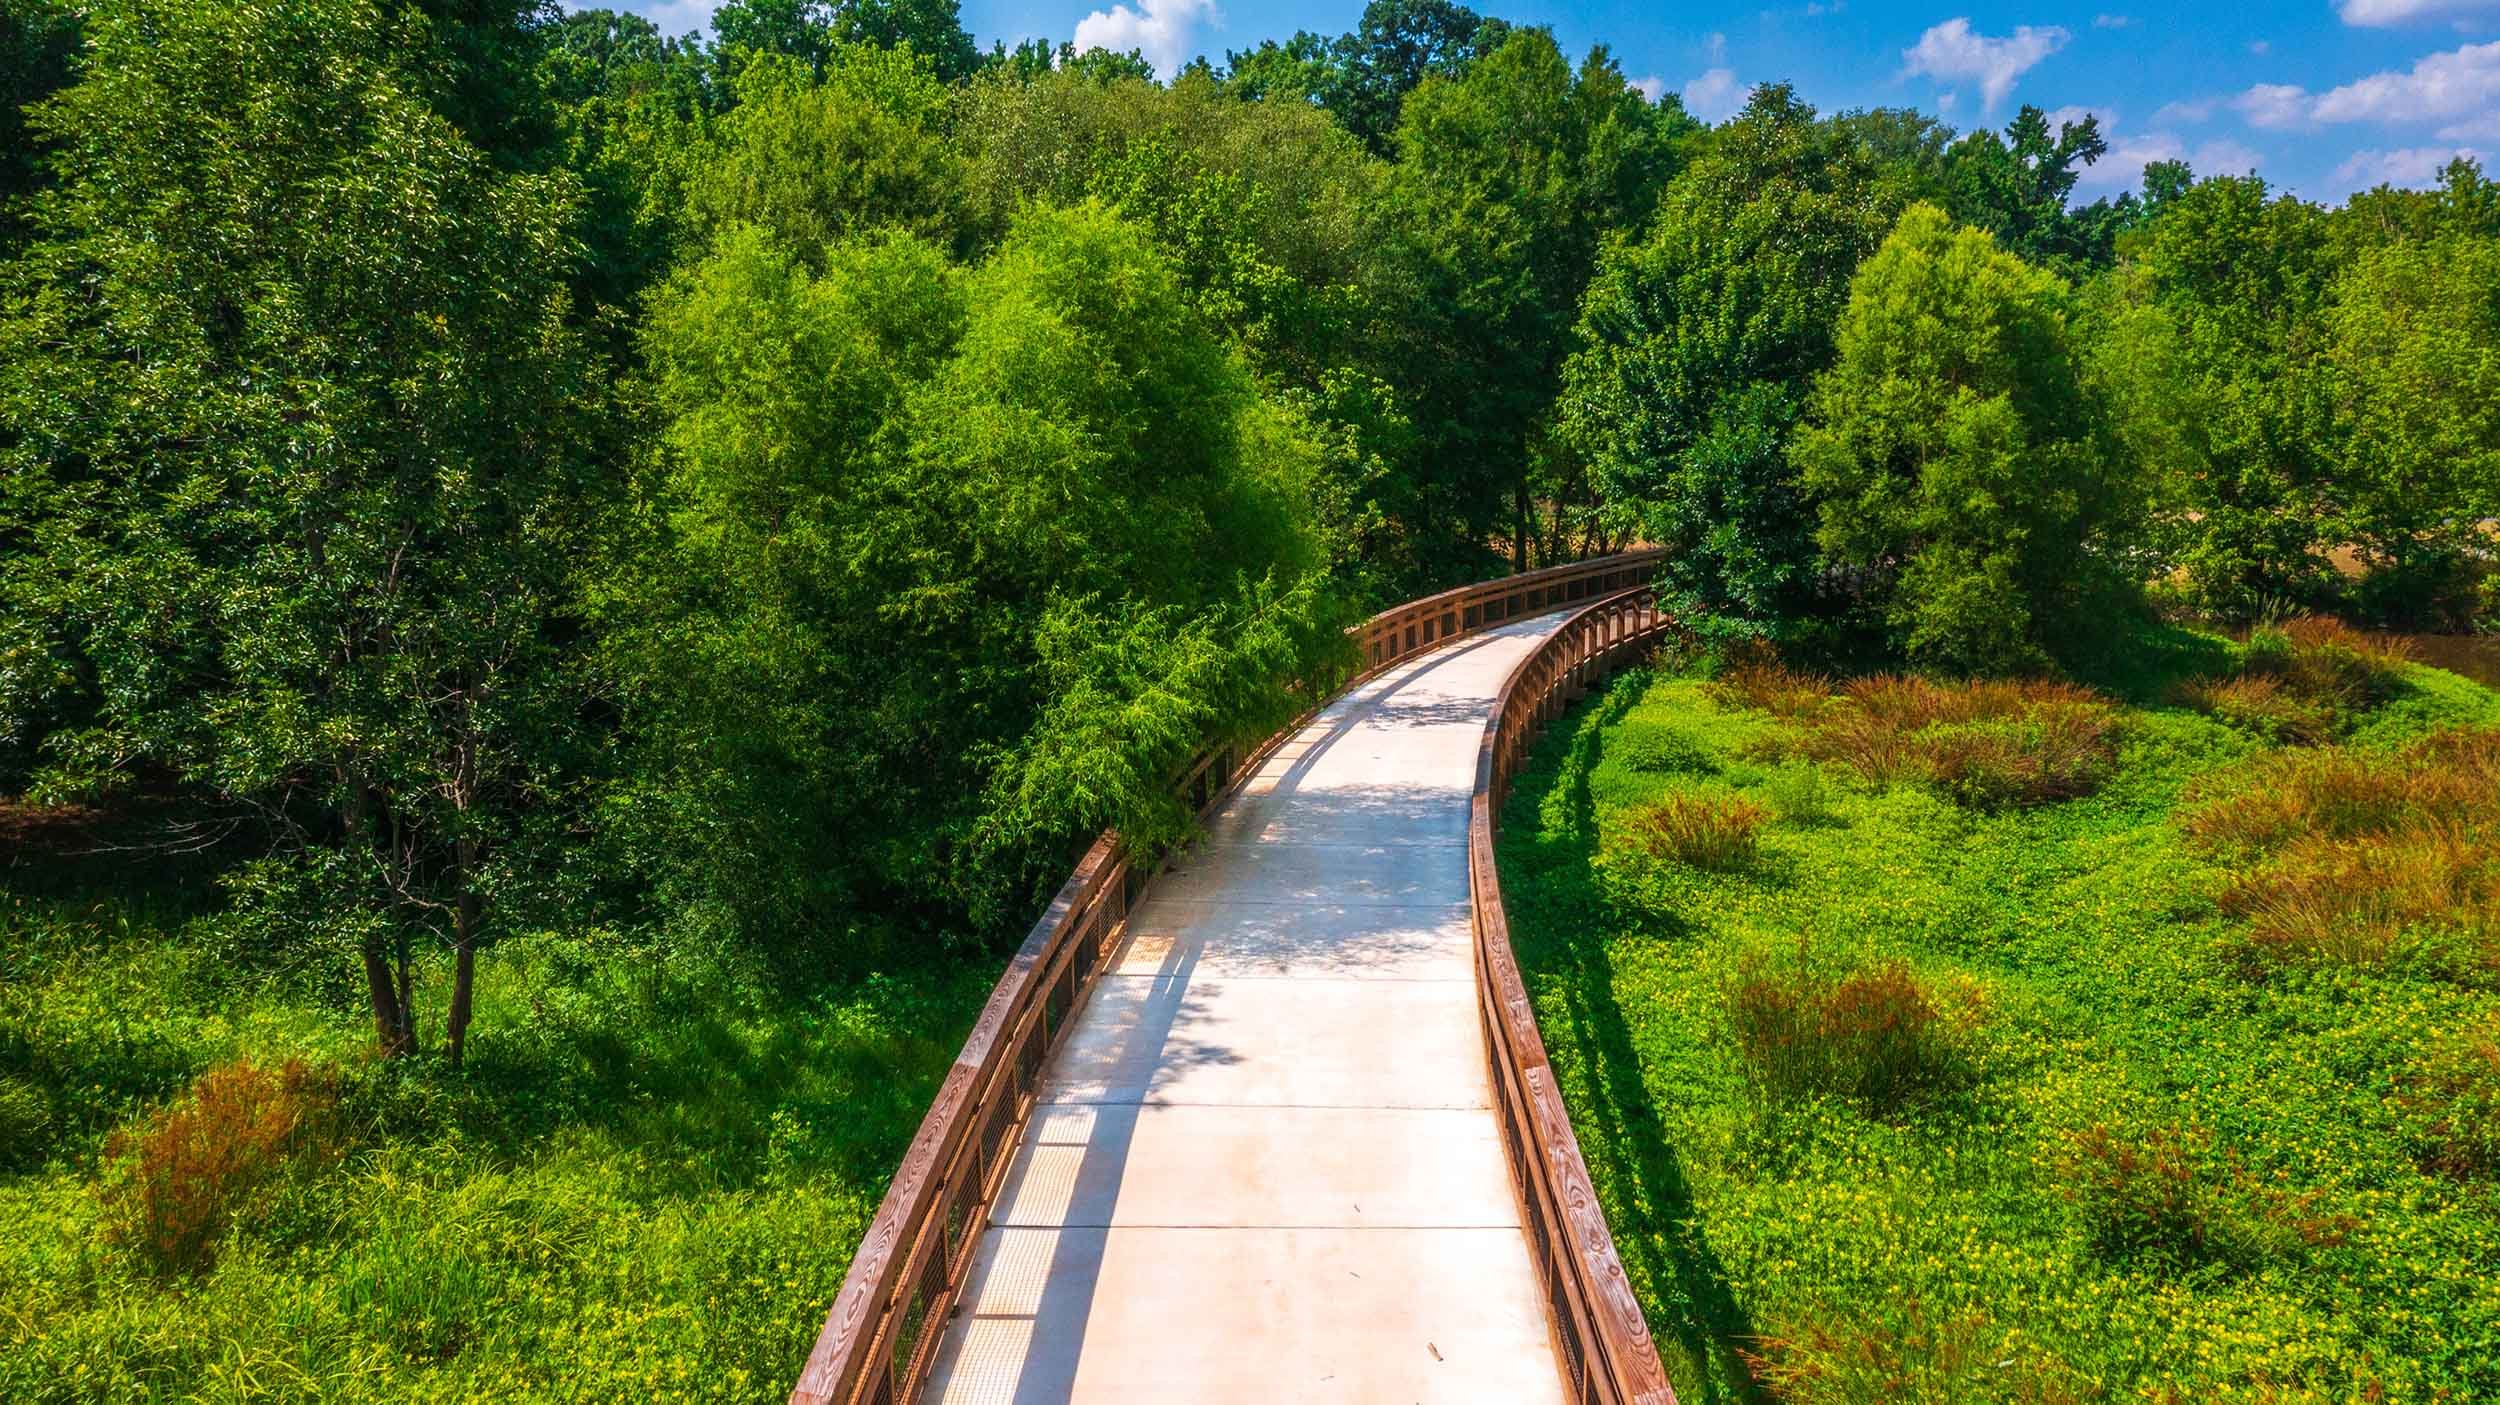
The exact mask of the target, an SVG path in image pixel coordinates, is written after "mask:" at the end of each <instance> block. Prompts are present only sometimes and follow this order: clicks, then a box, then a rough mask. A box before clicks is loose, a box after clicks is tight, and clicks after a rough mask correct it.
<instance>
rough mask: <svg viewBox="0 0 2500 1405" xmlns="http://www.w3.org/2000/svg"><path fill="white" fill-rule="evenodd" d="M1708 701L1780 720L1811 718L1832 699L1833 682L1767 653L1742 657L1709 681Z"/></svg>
mask: <svg viewBox="0 0 2500 1405" xmlns="http://www.w3.org/2000/svg"><path fill="white" fill-rule="evenodd" d="M1705 691H1707V692H1708V693H1709V695H1710V700H1711V701H1712V702H1715V703H1717V704H1718V705H1719V706H1721V707H1724V708H1729V709H1732V710H1734V709H1744V708H1752V709H1754V710H1756V711H1758V712H1767V713H1769V714H1771V715H1772V716H1773V717H1776V718H1779V719H1780V720H1781V721H1783V722H1793V721H1795V720H1797V719H1799V718H1804V717H1812V716H1813V715H1814V714H1816V713H1818V712H1820V711H1822V710H1823V707H1824V705H1825V704H1827V703H1829V702H1830V701H1831V698H1832V683H1831V680H1830V679H1828V678H1823V677H1820V676H1818V675H1815V674H1811V673H1800V672H1798V671H1797V670H1795V669H1793V668H1790V667H1788V666H1787V665H1786V664H1783V663H1781V662H1779V661H1778V660H1777V659H1774V658H1771V657H1769V656H1768V655H1755V656H1751V657H1747V658H1744V659H1742V660H1740V661H1738V662H1737V663H1736V664H1734V665H1733V666H1732V667H1730V668H1728V669H1727V670H1725V671H1724V672H1722V673H1720V674H1719V676H1718V677H1716V678H1713V679H1711V680H1710V682H1709V683H1708V685H1707V686H1706V689H1705Z"/></svg>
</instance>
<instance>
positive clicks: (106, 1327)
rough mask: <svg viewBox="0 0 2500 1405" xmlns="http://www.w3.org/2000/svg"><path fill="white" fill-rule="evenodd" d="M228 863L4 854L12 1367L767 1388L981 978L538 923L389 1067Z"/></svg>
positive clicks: (688, 1394) (811, 1327)
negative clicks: (470, 1019) (229, 934)
mask: <svg viewBox="0 0 2500 1405" xmlns="http://www.w3.org/2000/svg"><path fill="white" fill-rule="evenodd" d="M213 876H214V875H213V872H212V871H211V870H210V868H209V866H207V865H204V864H196V863H195V864H192V865H188V866H179V867H175V868H172V869H170V870H166V869H164V868H162V867H161V866H158V865H142V866H136V867H134V866H131V865H128V864H111V865H107V864H103V863H97V864H90V865H80V864H76V863H60V862H55V863H51V864H42V865H38V864H20V865H17V866H12V867H7V868H0V928H4V929H5V930H0V1133H5V1134H6V1136H5V1141H6V1143H7V1154H6V1156H5V1157H4V1158H0V1399H5V1400H10V1401H53V1400H60V1401H76V1400H217V1401H223V1400H249V1399H319V1400H325V1401H328V1400H340V1401H362V1400H377V1401H378V1400H391V1401H405V1400H481V1399H493V1400H578V1399H591V1398H600V1399H636V1400H643V1399H690V1400H778V1399H780V1398H782V1397H783V1396H784V1395H785V1394H786V1393H787V1391H788V1390H789V1387H790V1383H791V1381H792V1380H793V1379H794V1378H795V1374H796V1372H797V1369H798V1367H799V1365H800V1363H801V1362H802V1361H804V1359H805V1357H806V1353H807V1349H808V1345H809V1343H810V1342H811V1341H812V1340H813V1338H814V1336H815V1333H816V1330H817V1328H818V1326H819V1325H820V1324H821V1322H822V1318H823V1313H824V1310H825V1307H826V1305H827V1304H828V1303H829V1302H830V1301H831V1299H832V1297H833V1294H834V1292H835V1290H836V1288H837V1287H838V1286H839V1284H840V1281H841V1277H842V1274H843V1271H844V1270H845V1269H846V1268H847V1267H848V1264H849V1256H850V1253H851V1250H852V1247H853V1246H854V1245H855V1244H856V1243H857V1241H858V1238H859V1236H860V1233H861V1231H862V1230H863V1229H864V1228H865V1227H866V1225H867V1222H868V1220H869V1218H870V1216H871V1215H872V1214H873V1213H874V1211H875V1208H876V1204H877V1201H878V1199H879V1198H880V1197H881V1196H882V1194H883V1192H884V1183H885V1179H886V1177H887V1176H888V1175H889V1174H890V1173H891V1171H892V1169H893V1167H894V1165H895V1163H896V1162H897V1161H898V1160H899V1159H900V1157H901V1153H902V1150H903V1147H904V1145H905V1144H906V1143H907V1142H908V1140H909V1139H910V1136H911V1133H912V1131H913V1129H914V1128H915V1127H916V1126H917V1124H918V1121H919V1118H920V1116H921V1114H922V1113H923V1112H924V1111H925V1110H926V1107H927V1103H928V1100H929V1098H930V1096H931V1095H932V1093H933V1092H934V1090H935V1088H936V1086H937V1083H938V1081H939V1079H940V1078H941V1077H942V1075H943V1073H944V1070H945V1068H946V1066H947V1064H948V1063H949V1062H950V1061H951V1060H952V1058H953V1055H954V1052H955V1049H956V1046H957V1044H958V1043H959V1041H960V1040H961V1037H962V1035H963V1033H964V1031H965V1030H966V1029H967V1028H969V1026H970V1023H971V1021H972V1018H973V1016H974V1015H975V1014H976V1013H977V1011H978V1006H979V1002H980V1000H981V999H982V997H983V996H984V995H985V994H986V992H987V989H988V986H989V979H988V978H987V974H986V973H984V972H982V971H980V970H978V969H974V967H976V966H977V965H978V963H963V969H961V970H959V971H958V972H956V973H954V974H951V975H940V974H937V973H935V972H934V971H930V972H917V971H907V972H901V973H897V974H894V975H890V976H887V977H884V978H879V979H873V980H870V981H867V982H864V983H862V984H858V985H854V986H851V987H848V988H844V989H839V990H827V991H824V992H821V993H818V994H815V995H813V996H810V997H791V996H787V995H782V994H775V993H773V991H772V989H771V983H770V982H768V981H765V980H763V979H761V978H760V977H759V976H758V975H757V974H756V973H754V972H751V971H747V970H745V969H743V968H742V967H741V966H740V964H739V963H738V962H736V961H734V960H732V959H729V958H728V957H726V956H724V955H722V954H720V953H718V952H709V951H705V950H702V949H701V948H700V946H699V944H682V945H679V946H676V947H670V948H651V949H643V948H639V947H637V946H635V945H633V944H631V943H629V942H626V941H625V940H623V939H621V938H618V937H614V936H610V935H605V934H599V933H587V934H556V933H542V934H537V935H533V936H528V937H524V938H518V939H514V940H511V941H507V942H505V943H503V944H502V945H501V946H499V947H498V948H497V949H496V950H495V951H494V952H493V954H492V956H491V958H490V959H489V960H488V961H486V962H485V963H483V964H482V976H483V979H482V983H481V990H480V1002H481V1003H480V1009H479V1012H478V1016H477V1023H476V1026H475V1028H474V1029H473V1031H472V1034H471V1059H470V1065H469V1067H468V1068H467V1070H466V1071H465V1072H460V1073H453V1072H451V1071H448V1070H445V1069H443V1068H441V1067H440V1066H439V1065H433V1064H430V1063H429V1064H419V1065H415V1066H411V1067H408V1068H398V1069H395V1068H386V1067H383V1066H380V1065H378V1064H377V1063H375V1062H374V1061H373V1060H372V1059H371V1058H370V1057H369V1056H368V1054H367V1050H368V1049H369V1048H370V1045H371V1043H372V1035H371V1026H370V1024H369V1022H368V1021H367V1019H366V1018H365V1017H364V1016H362V1015H361V1014H359V1013H358V1012H357V1011H356V1010H355V1009H354V1007H353V1006H352V1003H350V1002H349V1001H348V1000H346V999H342V998H339V995H338V993H337V992H335V991H332V992H325V991H324V990H323V989H322V988H321V987H320V985H319V983H318V982H313V983H310V984H307V983H305V982H303V981H301V980H297V981H289V980H282V979H278V978H275V977H271V976H266V975H252V974H249V972H248V968H246V967H244V966H242V965H239V964H238V963H237V962H236V961H235V960H233V959H232V958H233V953H232V951H231V950H230V948H229V947H228V945H227V944H226V943H225V942H224V941H223V940H222V939H221V938H220V936H219V929H218V925H217V922H216V920H215V919H216V909H217V904H216V900H215V892H214V889H213V886H212V885H211V882H210V880H211V879H212V878H213ZM690 948H691V949H690ZM429 974H439V973H429ZM431 988H432V989H434V990H436V991H439V990H441V989H442V988H443V986H442V983H441V982H440V981H439V980H437V981H436V983H435V984H434V985H433V986H432V987H431ZM290 1084H291V1085H292V1086H293V1087H294V1088H295V1089H296V1090H297V1091H298V1092H299V1093H300V1094H301V1095H302V1096H301V1097H300V1098H298V1099H296V1100H293V1101H289V1100H288V1099H289V1097H290V1096H291V1095H288V1094H286V1093H285V1092H284V1091H283V1090H285V1089H286V1088H287V1087H289V1086H290ZM212 1123H214V1126H212V1125H211V1124H212ZM151 1155H152V1156H153V1157H154V1159H152V1160H151V1159H150V1157H151ZM186 1157H187V1158H190V1159H189V1160H188V1161H185V1160H183V1158H186ZM177 1163H179V1164H180V1165H181V1166H182V1167H183V1168H184V1169H183V1171H182V1172H181V1173H180V1174H173V1173H168V1172H166V1170H165V1168H166V1167H168V1166H171V1165H175V1164H177ZM204 1165H205V1166H206V1167H207V1168H208V1170H209V1171H210V1172H213V1173H214V1174H213V1175H210V1174H207V1173H205V1172H203V1170H202V1167H203V1166H204ZM151 1167H153V1168H154V1171H153V1172H151V1170H150V1169H149V1168H151ZM220 1178H227V1179H230V1180H231V1184H228V1183H227V1179H220Z"/></svg>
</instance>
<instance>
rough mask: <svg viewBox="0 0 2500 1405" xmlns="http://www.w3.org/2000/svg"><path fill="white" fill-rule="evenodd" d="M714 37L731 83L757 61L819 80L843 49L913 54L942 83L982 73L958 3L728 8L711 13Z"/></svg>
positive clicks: (730, 4)
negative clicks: (760, 57)
mask: <svg viewBox="0 0 2500 1405" xmlns="http://www.w3.org/2000/svg"><path fill="white" fill-rule="evenodd" d="M712 33H713V35H714V36H715V41H716V44H717V46H718V49H719V52H720V54H721V56H722V61H723V71H724V74H725V75H726V76H732V77H734V76H735V74H736V72H737V70H738V69H739V68H740V67H742V66H743V65H744V63H745V59H744V57H742V56H744V55H753V54H779V55H783V56H785V57H788V58H793V59H796V60H798V61H799V62H800V63H801V64H802V65H804V66H805V67H807V68H808V69H809V70H810V71H811V72H819V73H821V72H822V71H823V70H824V67H825V64H826V62H827V61H828V60H829V59H831V58H832V56H833V52H834V50H835V49H836V48H838V47H839V46H841V45H844V44H869V45H875V46H877V47H879V48H887V49H894V48H909V49H910V50H911V51H912V52H913V53H916V54H918V55H919V56H920V57H921V58H922V59H924V60H926V61H927V62H928V64H929V66H930V68H931V69H932V70H933V71H934V72H936V73H937V75H938V77H939V79H940V81H942V82H949V83H951V82H954V81H955V80H957V79H959V78H965V77H969V76H970V75H971V74H972V73H973V72H974V71H975V70H977V69H978V68H980V66H981V54H980V51H979V50H978V49H977V48H975V47H974V46H973V43H972V36H971V35H970V34H968V33H966V32H965V30H964V27H963V18H962V11H961V9H960V7H959V6H958V4H957V0H836V2H835V3H828V0H727V3H726V4H723V5H722V6H721V7H720V8H718V9H717V10H714V11H713V12H712Z"/></svg>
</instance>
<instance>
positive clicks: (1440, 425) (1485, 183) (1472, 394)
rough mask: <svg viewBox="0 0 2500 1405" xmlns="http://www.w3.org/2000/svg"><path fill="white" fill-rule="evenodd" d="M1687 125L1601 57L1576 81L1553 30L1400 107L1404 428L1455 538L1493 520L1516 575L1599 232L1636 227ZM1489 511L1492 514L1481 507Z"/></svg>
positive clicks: (1509, 44) (1518, 36) (1527, 37)
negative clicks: (1424, 442)
mask: <svg viewBox="0 0 2500 1405" xmlns="http://www.w3.org/2000/svg"><path fill="white" fill-rule="evenodd" d="M1687 125H1688V123H1687V121H1686V120H1685V119H1683V113H1682V110H1681V108H1677V107H1665V108H1652V107H1651V106H1650V105H1649V104H1648V103H1647V102H1645V101H1643V100H1642V98H1641V96H1640V95H1639V94H1638V93H1636V92H1634V91H1633V90H1632V89H1631V87H1630V85H1628V84H1627V83H1625V82H1624V79H1623V74H1622V72H1621V71H1620V70H1618V69H1617V68H1616V67H1615V65H1614V61H1613V60H1612V59H1611V58H1609V57H1608V56H1607V54H1606V52H1605V50H1603V49H1598V50H1595V51H1593V52H1592V53H1591V54H1590V55H1589V57H1588V59H1587V61H1586V62H1584V63H1583V64H1582V65H1581V66H1580V69H1579V71H1578V72H1577V73H1576V74H1575V73H1574V72H1573V71H1572V68H1571V65H1570V63H1569V62H1568V61H1566V60H1565V59H1564V58H1563V56H1562V53H1561V51H1560V50H1559V49H1557V48H1556V47H1555V45H1554V40H1553V36H1551V35H1550V34H1547V33H1546V32H1545V31H1543V30H1538V29H1523V30H1515V31H1512V32H1511V34H1510V36H1509V38H1508V39H1507V40H1506V41H1505V42H1504V43H1503V44H1502V46H1501V47H1500V48H1498V49H1496V50H1494V51H1493V52H1491V53H1489V54H1486V55H1484V56H1483V57H1482V58H1480V59H1478V60H1477V61H1476V62H1475V63H1474V64H1473V65H1471V66H1470V67H1469V68H1468V69H1467V70H1466V71H1465V72H1464V73H1463V74H1461V75H1459V76H1457V77H1448V78H1443V77H1435V78H1429V79H1426V80H1425V81H1424V83H1423V84H1422V86H1420V87H1418V88H1417V89H1416V90H1415V92H1414V93H1413V94H1412V95H1411V96H1410V97H1409V98H1408V99H1407V103H1406V111H1405V116H1404V117H1403V118H1402V119H1401V121H1400V123H1399V126H1398V157H1399V162H1398V186H1397V193H1398V197H1399V200H1400V204H1401V212H1402V216H1403V221H1404V223H1405V226H1406V228H1407V231H1408V237H1409V238H1410V239H1411V240H1412V241H1413V250H1414V255H1415V257H1416V260H1417V262H1418V264H1419V265H1420V276H1421V278H1422V279H1423V287H1424V288H1425V290H1426V297H1427V298H1428V300H1429V301H1428V304H1427V309H1426V320H1425V322H1424V324H1423V326H1422V327H1420V328H1419V329H1418V331H1419V332H1420V333H1421V336H1422V338H1423V339H1424V341H1425V342H1426V345H1425V346H1418V347H1415V348H1414V349H1413V351H1412V352H1411V353H1410V355H1411V356H1412V358H1413V366H1414V369H1413V371H1411V372H1410V374H1411V375H1413V376H1414V384H1415V385H1416V389H1415V391H1414V398H1415V404H1416V411H1417V423H1418V427H1419V428H1421V429H1422V431H1423V432H1424V434H1425V435H1426V436H1427V437H1428V439H1430V440H1431V441H1432V450H1431V452H1432V456H1433V458H1434V460H1435V462H1436V464H1437V465H1438V466H1439V468H1440V471H1441V474H1442V481H1440V482H1438V483H1436V484H1435V485H1434V486H1435V487H1436V488H1437V489H1438V490H1439V492H1440V493H1441V494H1442V495H1443V496H1442V510H1443V511H1444V512H1445V513H1446V514H1447V515H1448V518H1449V519H1450V520H1451V521H1453V522H1457V523H1463V524H1466V525H1465V526H1464V527H1463V528H1462V529H1461V531H1460V532H1458V533H1457V534H1456V535H1458V536H1459V537H1460V538H1461V539H1472V540H1482V539H1483V538H1484V537H1485V536H1487V535H1490V534H1491V531H1492V530H1498V526H1499V525H1501V515H1500V505H1501V504H1502V502H1503V500H1504V499H1509V507H1510V511H1509V513H1508V516H1509V518H1510V520H1509V522H1508V523H1507V526H1508V527H1509V529H1510V530H1509V535H1510V536H1511V538H1512V561H1513V564H1514V566H1516V567H1517V568H1519V569H1523V570H1524V569H1526V567H1527V565H1528V560H1527V547H1528V534H1529V531H1530V528H1531V521H1530V513H1529V509H1530V504H1529V501H1528V483H1529V453H1530V446H1531V439H1532V436H1534V435H1535V434H1536V432H1537V422H1538V421H1539V419H1540V418H1541V417H1542V416H1544V415H1545V414H1546V413H1547V411H1548V409H1549V407H1550V406H1551V405H1552V403H1553V400H1554V394H1555V389H1556V385H1557V381H1558V378H1559V376H1560V373H1561V368H1562V363H1563V359H1564V357H1565V355H1566V354H1567V353H1568V352H1569V350H1570V344H1571V328H1572V322H1573V319H1574V318H1575V316H1576V315H1577V312H1578V308H1579V303H1580V295H1581V292H1582V290H1583V289H1584V288H1585V287H1586V286H1587V284H1588V280H1589V277H1590V274H1591V271H1592V270H1593V268H1594V267H1595V264H1596V262H1597V254H1598V249H1599V247H1600V245H1601V243H1602V242H1603V240H1604V238H1605V237H1606V235H1607V234H1608V233H1610V232H1612V231H1616V230H1621V229H1626V228H1632V227H1636V226H1638V225H1639V224H1641V223H1642V222H1644V221H1645V220H1646V219H1647V218H1648V216H1649V213H1650V211H1651V210H1652V209H1653V208H1654V206H1655V203H1656V201H1657V199H1658V192H1659V190H1660V188H1661V187H1662V186H1663V185H1664V184H1665V182H1666V178H1667V175H1668V172H1669V170H1670V168H1671V166H1672V163H1673V161H1674V159H1675V141H1676V139H1677V138H1678V137H1679V136H1680V135H1681V134H1682V131H1683V130H1684V128H1685V127H1686V126H1687ZM1488 509H1490V510H1488Z"/></svg>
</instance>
